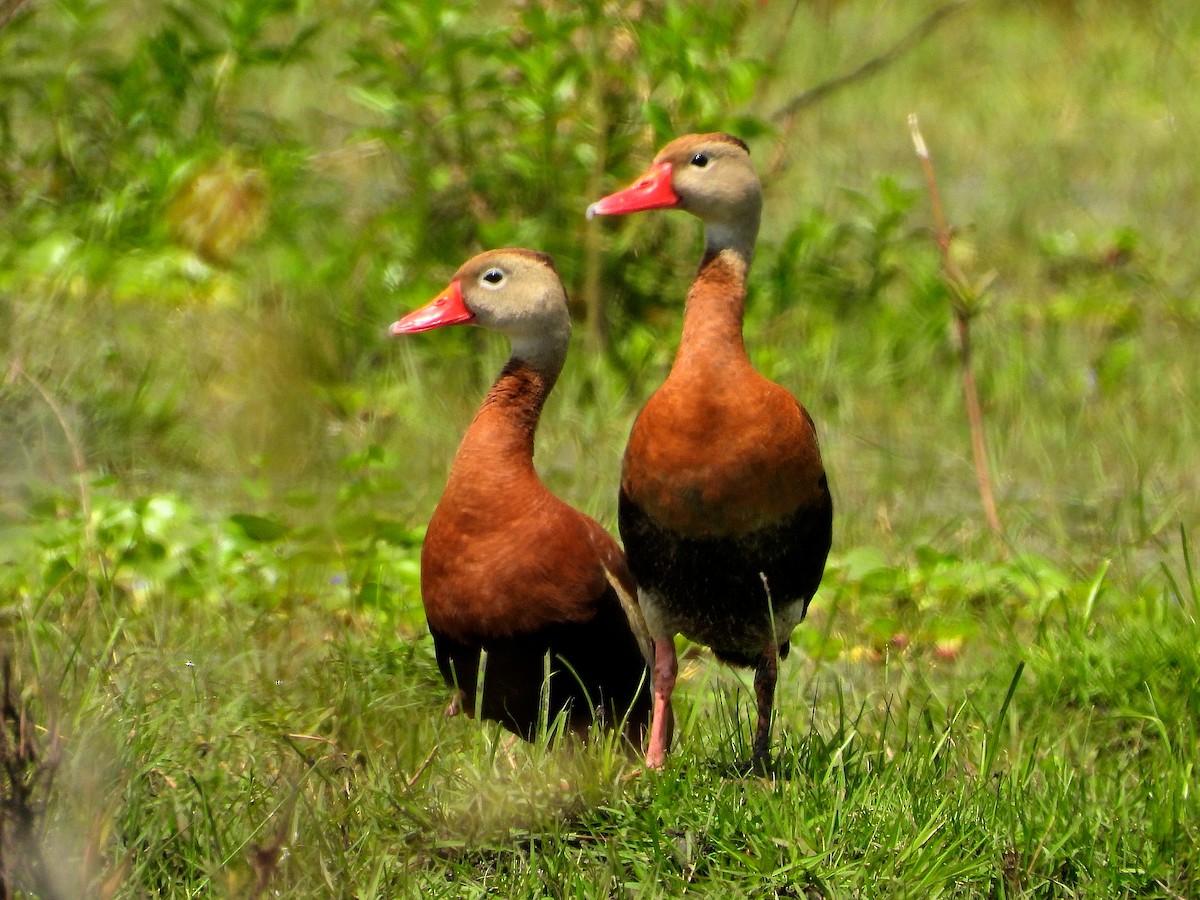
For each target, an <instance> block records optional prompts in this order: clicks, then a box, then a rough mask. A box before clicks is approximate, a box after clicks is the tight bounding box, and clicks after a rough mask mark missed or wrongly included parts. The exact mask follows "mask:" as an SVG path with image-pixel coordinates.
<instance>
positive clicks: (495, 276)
mask: <svg viewBox="0 0 1200 900" xmlns="http://www.w3.org/2000/svg"><path fill="white" fill-rule="evenodd" d="M506 281H508V276H507V275H506V274H504V270H503V269H498V268H496V267H495V266H492V268H490V269H488V270H487V271H486V272H484V273H483V274H482V275H480V276H479V286H480V287H484V288H487V289H488V290H489V291H494V290H497V289H498V288H502V287H504V282H506Z"/></svg>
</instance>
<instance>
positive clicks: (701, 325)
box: [675, 247, 750, 370]
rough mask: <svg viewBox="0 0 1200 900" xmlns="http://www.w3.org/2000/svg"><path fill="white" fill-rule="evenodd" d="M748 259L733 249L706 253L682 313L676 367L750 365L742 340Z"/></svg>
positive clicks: (683, 368) (710, 249) (712, 250)
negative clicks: (681, 332)
mask: <svg viewBox="0 0 1200 900" xmlns="http://www.w3.org/2000/svg"><path fill="white" fill-rule="evenodd" d="M749 267H750V260H749V257H748V256H747V255H746V254H744V253H743V252H742V251H740V250H738V249H735V248H733V247H727V248H725V249H721V250H714V249H712V248H711V247H710V248H708V249H706V250H705V251H704V257H703V259H701V261H700V270H699V271H698V272H697V273H696V278H695V280H694V281H693V282H692V287H691V290H690V291H688V297H687V304H686V305H685V306H684V310H683V336H682V338H681V339H680V342H679V352H678V354H676V357H675V368H676V369H682V370H687V369H690V368H692V367H697V366H701V367H704V368H712V367H725V366H728V365H731V364H733V365H741V364H745V365H749V359H748V357H747V356H746V346H745V343H744V342H743V340H742V315H743V313H744V311H745V306H746V275H747V272H748V270H749Z"/></svg>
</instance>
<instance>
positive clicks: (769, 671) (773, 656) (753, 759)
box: [750, 640, 779, 773]
mask: <svg viewBox="0 0 1200 900" xmlns="http://www.w3.org/2000/svg"><path fill="white" fill-rule="evenodd" d="M778 677H779V648H778V647H777V646H776V645H775V641H774V640H768V641H767V645H766V646H765V647H763V654H762V657H761V658H760V659H759V661H758V666H757V667H756V668H755V669H754V698H755V700H756V701H757V703H758V727H757V728H756V729H755V731H754V748H753V750H752V751H751V756H750V767H751V768H752V769H753V770H754V771H755V772H760V773H762V772H766V771H767V769H768V768H769V767H770V762H771V712H772V710H773V708H774V705H775V682H776V680H777V679H778Z"/></svg>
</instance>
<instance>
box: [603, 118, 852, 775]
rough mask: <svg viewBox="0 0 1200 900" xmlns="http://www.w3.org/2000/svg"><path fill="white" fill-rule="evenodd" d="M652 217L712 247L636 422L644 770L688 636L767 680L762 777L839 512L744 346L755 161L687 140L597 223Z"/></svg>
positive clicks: (794, 412)
mask: <svg viewBox="0 0 1200 900" xmlns="http://www.w3.org/2000/svg"><path fill="white" fill-rule="evenodd" d="M645 209H682V210H686V211H687V212H690V213H692V214H693V215H695V216H697V217H698V218H699V219H700V220H701V221H702V222H703V223H704V237H705V245H704V256H703V258H702V259H701V261H700V269H699V272H698V273H697V274H696V278H695V281H693V282H692V286H691V290H689V291H688V296H687V303H686V306H685V308H684V314H683V336H682V339H681V340H680V344H679V351H678V353H677V354H676V356H675V362H674V365H673V366H672V367H671V372H670V375H669V376H668V377H667V380H666V382H665V383H664V384H663V385H662V387H660V388H659V389H658V390H657V391H656V392H655V393H654V394H653V395H652V396H651V397H650V399H649V401H648V402H647V403H646V405H645V407H644V408H643V409H642V411H641V413H640V414H639V415H638V417H637V420H636V421H635V422H634V426H633V433H632V434H631V435H630V438H629V446H628V447H627V448H626V450H625V462H624V466H623V469H622V473H621V493H620V506H619V525H620V529H621V538H622V540H623V541H624V543H625V552H626V555H627V557H628V559H629V566H630V568H631V569H632V570H633V574H634V577H635V578H636V579H637V583H638V588H639V600H640V602H641V606H642V610H643V612H644V614H645V617H646V623H647V625H648V626H649V629H650V634H651V635H652V637H653V638H654V648H655V664H654V723H653V725H652V728H651V737H650V742H649V746H648V748H647V751H646V764H647V766H649V767H651V768H655V767H659V766H661V765H662V764H663V757H664V754H665V751H666V749H667V734H666V732H665V730H660V727H659V723H660V722H662V723H663V728H664V729H665V728H666V726H667V724H668V723H669V721H670V719H669V718H668V714H669V711H670V703H671V693H672V691H673V690H674V687H675V676H676V670H677V666H678V663H677V660H676V655H675V643H674V636H675V634H677V633H681V634H683V635H685V636H686V637H688V638H690V639H692V640H694V641H697V642H699V643H703V644H707V645H708V646H709V647H711V648H712V649H713V652H714V653H715V654H716V656H717V657H718V658H719V659H721V660H723V661H725V662H728V663H731V664H734V665H742V666H753V667H754V689H755V697H756V702H757V707H758V724H757V727H756V729H755V734H754V744H753V755H752V757H751V763H752V765H753V766H754V768H756V769H759V770H762V769H763V768H765V767H766V765H767V763H768V760H769V752H770V735H771V711H772V706H773V702H774V695H775V682H776V678H777V674H778V659H779V658H780V657H783V656H786V655H787V652H788V640H789V638H790V636H791V633H792V629H793V628H795V626H796V625H797V624H798V623H799V622H800V621H801V620H802V619H803V618H804V615H805V612H806V611H807V609H808V604H809V601H810V600H811V599H812V596H813V594H814V593H815V592H816V590H817V586H818V585H819V584H820V582H821V576H822V575H823V574H824V570H825V559H826V557H827V556H828V554H829V547H830V543H831V532H832V524H833V502H832V499H831V498H830V494H829V485H828V482H827V481H826V478H825V469H824V466H823V465H822V463H821V454H820V451H819V449H818V446H817V435H816V431H815V429H814V427H813V422H812V419H811V418H810V417H809V415H808V413H807V412H806V411H805V409H804V407H802V406H801V405H800V404H799V403H798V402H797V401H796V400H795V398H794V397H792V395H791V394H790V393H788V391H787V390H785V389H784V388H782V387H780V386H779V385H777V384H774V383H773V382H771V381H768V380H767V379H766V378H763V377H762V376H761V375H759V374H758V372H756V371H755V370H754V368H753V367H752V366H751V364H750V360H749V358H748V357H747V355H746V349H745V346H744V344H743V342H742V313H743V309H744V304H745V299H746V274H747V271H748V269H749V266H750V258H751V256H752V255H753V252H754V242H755V239H756V238H757V236H758V225H759V216H760V213H761V209H762V187H761V185H760V183H759V180H758V175H757V174H756V173H755V171H754V166H753V164H752V163H751V162H750V152H749V149H748V148H747V147H746V145H745V144H744V143H743V142H742V141H740V140H739V139H737V138H735V137H732V136H730V135H727V134H698V135H688V136H686V137H681V138H677V139H676V140H674V141H672V142H671V143H669V144H667V146H666V147H664V148H663V150H662V151H661V152H660V153H659V154H658V155H657V156H656V157H655V158H654V162H653V163H652V164H651V166H650V168H649V169H647V170H646V172H645V173H644V174H643V175H642V177H641V178H639V179H638V180H637V181H635V182H634V183H633V184H632V185H631V186H630V187H628V188H626V189H625V190H623V191H618V192H617V193H615V194H612V195H610V196H608V197H605V198H604V199H602V200H600V201H599V202H597V203H594V204H592V206H591V207H589V209H588V215H589V216H592V215H596V214H599V215H619V214H623V213H631V212H637V211H639V210H645Z"/></svg>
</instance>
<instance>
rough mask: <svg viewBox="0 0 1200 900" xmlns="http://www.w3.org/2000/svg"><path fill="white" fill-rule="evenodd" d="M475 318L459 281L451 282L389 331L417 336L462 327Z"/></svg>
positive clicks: (394, 323) (394, 324)
mask: <svg viewBox="0 0 1200 900" xmlns="http://www.w3.org/2000/svg"><path fill="white" fill-rule="evenodd" d="M474 318H475V314H474V313H473V312H471V311H470V310H469V309H467V304H466V303H465V302H464V301H463V295H462V288H461V287H460V286H459V283H458V282H457V281H452V282H450V284H449V285H447V287H446V289H445V290H444V291H442V292H441V293H440V294H438V295H437V296H436V297H434V298H433V299H432V300H430V301H429V302H428V303H426V304H425V305H424V306H422V307H421V308H420V309H414V310H413V311H412V312H410V313H409V314H408V315H407V316H405V317H404V318H402V319H400V321H398V322H393V323H392V327H391V328H390V329H389V331H391V333H392V334H416V333H417V332H419V331H429V330H430V329H431V328H441V327H442V326H443V325H462V324H463V323H464V322H470V321H471V320H472V319H474Z"/></svg>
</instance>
